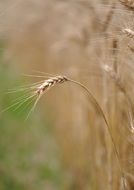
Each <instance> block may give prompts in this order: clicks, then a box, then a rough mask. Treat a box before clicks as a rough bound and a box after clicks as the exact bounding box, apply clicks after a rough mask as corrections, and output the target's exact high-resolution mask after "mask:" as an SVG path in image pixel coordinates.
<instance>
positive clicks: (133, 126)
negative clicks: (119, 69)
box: [104, 65, 134, 133]
mask: <svg viewBox="0 0 134 190" xmlns="http://www.w3.org/2000/svg"><path fill="white" fill-rule="evenodd" d="M104 71H106V72H107V73H108V74H109V76H110V77H111V78H112V79H113V80H114V81H115V83H116V85H117V86H118V88H119V89H120V91H121V92H122V93H123V94H124V96H125V98H126V100H127V104H128V108H129V109H128V117H129V121H130V131H131V132H132V133H134V120H133V108H132V104H131V100H130V97H129V95H128V93H127V91H126V88H125V86H124V85H123V84H122V82H121V79H120V77H119V76H118V75H117V74H116V73H115V72H114V70H113V69H112V68H110V67H109V66H108V65H105V66H104Z"/></svg>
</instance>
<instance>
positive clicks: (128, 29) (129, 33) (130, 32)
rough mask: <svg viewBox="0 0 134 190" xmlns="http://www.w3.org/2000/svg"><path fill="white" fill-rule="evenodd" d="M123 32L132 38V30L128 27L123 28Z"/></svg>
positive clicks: (133, 32) (133, 36)
mask: <svg viewBox="0 0 134 190" xmlns="http://www.w3.org/2000/svg"><path fill="white" fill-rule="evenodd" d="M122 32H123V33H124V34H126V35H127V36H128V37H129V38H134V31H133V30H131V29H130V28H125V29H123V30H122Z"/></svg>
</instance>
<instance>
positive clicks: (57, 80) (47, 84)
mask: <svg viewBox="0 0 134 190" xmlns="http://www.w3.org/2000/svg"><path fill="white" fill-rule="evenodd" d="M67 80H68V79H67V78H66V77H65V76H56V77H51V78H49V79H47V80H45V81H44V82H43V83H42V84H41V85H40V86H38V87H37V89H36V91H35V93H36V94H37V95H39V96H41V95H43V93H44V92H45V91H46V90H49V89H50V88H51V87H53V86H55V85H56V84H61V83H63V82H65V81H67Z"/></svg>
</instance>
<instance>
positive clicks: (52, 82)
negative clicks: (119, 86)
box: [33, 76, 125, 189]
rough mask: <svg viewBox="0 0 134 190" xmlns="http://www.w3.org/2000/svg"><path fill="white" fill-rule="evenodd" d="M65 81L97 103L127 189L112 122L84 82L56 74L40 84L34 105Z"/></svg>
mask: <svg viewBox="0 0 134 190" xmlns="http://www.w3.org/2000/svg"><path fill="white" fill-rule="evenodd" d="M64 82H71V83H74V84H76V85H78V86H80V87H81V88H82V89H84V91H86V93H87V94H88V97H89V99H90V101H91V102H92V103H93V104H94V105H95V107H96V109H97V110H98V112H99V113H100V114H101V116H102V117H103V120H104V122H105V124H106V126H107V129H108V133H109V135H110V138H111V141H112V144H113V148H114V151H115V154H116V157H117V160H118V163H119V168H120V172H121V176H122V179H123V187H124V189H125V181H124V180H125V177H124V170H123V167H122V164H121V161H120V157H119V153H118V150H117V148H116V144H115V141H114V138H113V135H112V132H111V127H110V124H109V122H108V120H107V118H106V116H105V113H104V111H103V109H102V108H101V106H100V105H99V103H98V101H97V100H96V98H95V97H94V96H93V95H92V93H91V92H90V91H89V89H88V88H87V87H86V86H84V85H83V84H82V83H80V82H77V81H75V80H72V79H70V78H68V77H66V76H56V77H51V78H49V79H47V80H45V81H44V82H43V83H42V84H41V85H40V86H38V87H37V89H36V91H34V93H36V94H37V96H38V98H37V100H36V102H35V104H34V106H33V107H35V105H36V103H37V101H38V100H39V99H40V97H41V96H42V95H43V94H44V93H45V92H46V91H47V90H49V89H50V88H51V87H54V86H55V85H57V84H61V83H64Z"/></svg>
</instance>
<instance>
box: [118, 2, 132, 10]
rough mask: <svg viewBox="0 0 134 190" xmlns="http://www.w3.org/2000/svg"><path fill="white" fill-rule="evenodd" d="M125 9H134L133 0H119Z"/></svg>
mask: <svg viewBox="0 0 134 190" xmlns="http://www.w3.org/2000/svg"><path fill="white" fill-rule="evenodd" d="M119 1H120V2H121V4H123V5H124V6H125V7H126V8H127V9H129V10H134V0H119Z"/></svg>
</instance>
